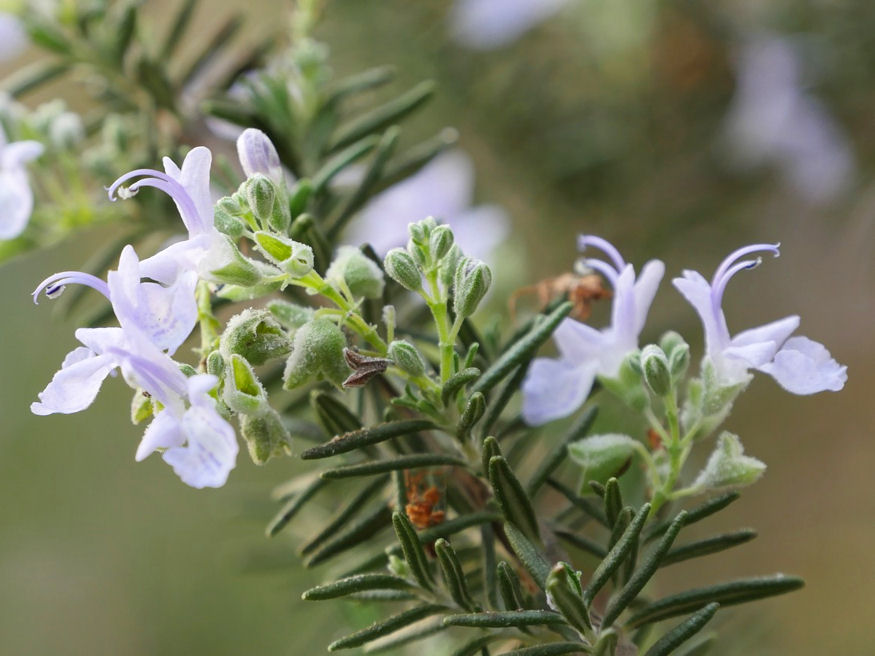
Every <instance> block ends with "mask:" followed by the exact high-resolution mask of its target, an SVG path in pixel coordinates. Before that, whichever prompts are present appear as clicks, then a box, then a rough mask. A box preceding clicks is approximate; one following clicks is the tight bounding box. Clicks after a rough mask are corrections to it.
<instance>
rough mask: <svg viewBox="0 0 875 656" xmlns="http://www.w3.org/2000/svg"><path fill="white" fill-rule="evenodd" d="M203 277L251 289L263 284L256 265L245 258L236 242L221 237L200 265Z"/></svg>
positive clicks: (224, 236)
mask: <svg viewBox="0 0 875 656" xmlns="http://www.w3.org/2000/svg"><path fill="white" fill-rule="evenodd" d="M198 269H199V270H200V272H201V275H202V276H203V277H204V278H206V279H207V280H209V281H211V282H216V283H222V284H228V285H240V286H242V287H251V286H253V285H257V284H258V283H259V282H261V279H262V276H261V271H260V270H259V268H258V266H256V263H255V262H253V261H252V260H250V259H249V258H247V257H244V256H243V254H242V253H241V252H240V249H239V248H237V244H236V243H234V240H233V239H231V238H230V237H228V236H227V235H221V236H219V237H218V238H216V239H215V240H214V241H213V244H212V246H211V247H210V249H209V251H207V254H206V255H205V256H204V258H203V260H201V262H200V264H199V265H198Z"/></svg>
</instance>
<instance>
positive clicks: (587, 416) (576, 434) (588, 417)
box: [526, 406, 598, 497]
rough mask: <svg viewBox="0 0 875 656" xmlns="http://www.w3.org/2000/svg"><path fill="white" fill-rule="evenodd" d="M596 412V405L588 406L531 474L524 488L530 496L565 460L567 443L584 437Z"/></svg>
mask: <svg viewBox="0 0 875 656" xmlns="http://www.w3.org/2000/svg"><path fill="white" fill-rule="evenodd" d="M597 414H598V406H592V407H591V408H588V409H587V410H586V411H585V412H584V413H583V414H582V415H581V416H580V418H579V419H578V420H577V421H576V422H574V425H573V426H572V427H571V430H569V431H568V433H567V434H566V435H565V437H563V438H562V439H561V440H560V441H559V443H558V444H557V445H556V447H555V448H554V449H553V452H552V453H550V455H548V456H547V457H546V458H545V459H544V460H543V461H542V462H541V465H540V466H539V467H538V469H537V471H536V472H535V473H534V475H533V476H532V478H531V480H530V481H529V484H528V485H527V486H526V490H527V491H528V493H529V496H530V497H534V496H535V493H536V492H537V491H538V490H539V489H541V486H542V485H544V483H546V482H547V479H548V478H550V476H551V475H552V474H553V472H554V471H556V468H557V467H559V465H561V464H562V461H563V460H565V458H566V456H567V455H568V445H569V444H570V443H571V442H576V441H577V440H580V439H583V438H584V437H586V434H587V433H588V432H589V429H590V428H591V427H592V425H593V422H594V421H595V419H596V415H597Z"/></svg>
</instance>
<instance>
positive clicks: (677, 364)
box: [668, 344, 690, 380]
mask: <svg viewBox="0 0 875 656" xmlns="http://www.w3.org/2000/svg"><path fill="white" fill-rule="evenodd" d="M689 366H690V345H689V344H681V345H679V346H677V347H676V348H675V349H674V350H673V351H672V352H671V354H669V356H668V368H669V370H670V371H671V376H672V378H673V379H674V380H680V379H681V378H683V377H684V374H686V373H687V368H688V367H689Z"/></svg>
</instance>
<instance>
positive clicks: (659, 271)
mask: <svg viewBox="0 0 875 656" xmlns="http://www.w3.org/2000/svg"><path fill="white" fill-rule="evenodd" d="M578 243H579V246H580V248H581V250H583V249H585V248H586V247H587V246H593V247H595V248H598V249H600V250H602V251H604V253H605V254H606V255H607V256H608V260H609V261H603V260H596V259H590V258H586V259H585V260H584V262H585V264H586V265H587V266H589V267H591V268H593V269H595V270H597V271H599V272H600V273H602V274H603V275H604V276H605V278H607V279H608V281H609V282H610V283H611V285H612V286H613V288H614V299H613V306H612V308H611V324H610V325H609V326H607V327H606V328H603V329H601V330H596V329H595V328H592V327H590V326H588V325H586V324H583V323H581V322H579V321H575V320H574V319H565V320H564V321H563V322H562V323H560V324H559V327H558V328H557V329H556V331H555V332H554V333H553V338H554V340H555V341H556V346H557V347H558V349H559V356H560V357H559V358H556V359H554V358H537V359H535V360H534V361H533V362H532V364H531V366H530V368H529V372H528V375H527V376H526V379H525V381H524V382H523V418H524V419H525V420H526V423H528V424H530V425H539V424H543V423H546V422H548V421H551V420H553V419H559V418H560V417H565V416H567V415H569V414H571V413H572V412H574V410H576V409H577V408H578V407H580V405H581V404H582V403H583V402H584V401H585V400H586V398H587V396H589V392H590V390H591V389H592V384H593V382H594V381H595V378H596V376H604V377H606V378H613V377H615V376H616V375H617V373H618V372H619V369H620V365H621V364H622V362H623V359H624V358H625V357H626V356H627V355H628V354H629V353H631V352H632V351H634V350H635V349H637V348H638V335H639V334H640V333H641V330H642V329H643V328H644V322H645V320H646V318H647V311H648V310H649V309H650V304H651V303H652V302H653V297H654V296H655V295H656V290H657V288H658V287H659V282H660V281H661V280H662V275H663V273H664V271H665V267H664V265H663V263H662V262H660V261H659V260H651V261H650V262H648V263H647V264H645V265H644V267H643V268H642V269H641V275H640V276H639V277H638V278H637V280H636V278H635V269H634V267H633V266H632V265H631V264H627V263H626V262H625V260H623V257H622V256H621V255H620V253H619V252H618V251H617V249H616V248H614V246H612V245H611V244H610V243H608V242H607V241H605V240H604V239H601V238H600V237H593V236H589V235H584V236H581V237H580V238H579V242H578Z"/></svg>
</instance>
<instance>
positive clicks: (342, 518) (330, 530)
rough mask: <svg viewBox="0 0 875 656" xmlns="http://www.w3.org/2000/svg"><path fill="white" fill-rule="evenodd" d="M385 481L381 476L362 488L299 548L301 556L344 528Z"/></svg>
mask: <svg viewBox="0 0 875 656" xmlns="http://www.w3.org/2000/svg"><path fill="white" fill-rule="evenodd" d="M386 479H387V477H386V476H381V477H380V478H377V479H375V480H373V481H371V482H370V483H369V484H368V485H366V486H365V487H364V488H362V490H361V491H360V492H359V493H358V494H357V495H356V496H355V497H353V499H352V501H350V502H349V504H347V506H346V507H345V508H344V509H343V510H341V511H340V512H339V513H337V515H336V516H335V517H334V519H332V520H331V521H330V522H328V524H327V525H326V526H325V527H324V528H323V529H322V530H321V531H319V533H317V534H316V535H315V536H314V537H313V538H311V539H310V541H309V542H307V544H305V545H304V546H303V547H301V555H302V556H306V555H307V554H309V553H311V552H312V551H313V550H314V549H316V547H318V546H319V545H321V544H322V543H323V542H325V541H326V540H327V539H328V538H330V537H331V536H332V535H336V534H337V532H338V531H339V530H340V529H342V528H343V527H344V526H346V525H347V524H348V523H349V521H350V520H351V519H352V518H353V517H355V516H356V515H357V514H358V513H360V512H361V511H362V510H364V508H365V503H366V502H367V501H369V500H370V498H371V497H372V496H374V495H375V494H376V493H377V492H379V491H380V490H381V489H382V488H383V486H384V485H385V484H386Z"/></svg>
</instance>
